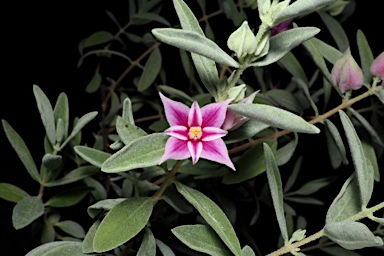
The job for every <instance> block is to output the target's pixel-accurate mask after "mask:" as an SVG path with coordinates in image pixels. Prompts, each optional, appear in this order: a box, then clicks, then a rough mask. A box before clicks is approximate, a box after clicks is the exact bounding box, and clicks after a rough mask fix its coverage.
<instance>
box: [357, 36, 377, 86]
mask: <svg viewBox="0 0 384 256" xmlns="http://www.w3.org/2000/svg"><path fill="white" fill-rule="evenodd" d="M356 40H357V47H358V49H359V55H360V63H361V69H362V70H363V74H364V80H365V81H366V82H368V83H369V82H370V81H371V80H372V74H371V70H370V69H371V65H372V62H373V60H374V58H373V54H372V51H371V48H370V47H369V44H368V41H367V38H366V37H365V35H364V33H363V31H361V30H360V29H359V30H357V35H356Z"/></svg>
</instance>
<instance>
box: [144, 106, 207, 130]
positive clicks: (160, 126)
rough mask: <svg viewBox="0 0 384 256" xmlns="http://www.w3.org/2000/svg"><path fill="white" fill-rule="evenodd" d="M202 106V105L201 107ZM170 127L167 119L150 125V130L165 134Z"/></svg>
mask: <svg viewBox="0 0 384 256" xmlns="http://www.w3.org/2000/svg"><path fill="white" fill-rule="evenodd" d="M200 106H201V105H200ZM168 127H169V124H168V121H167V119H165V118H161V119H159V120H157V121H155V122H153V123H152V124H150V125H149V127H148V129H150V130H151V131H154V132H163V131H165V129H167V128H168Z"/></svg>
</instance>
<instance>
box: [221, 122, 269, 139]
mask: <svg viewBox="0 0 384 256" xmlns="http://www.w3.org/2000/svg"><path fill="white" fill-rule="evenodd" d="M268 127H269V125H268V124H264V123H262V122H259V121H256V120H248V121H247V122H245V123H244V124H243V125H241V126H240V127H239V128H237V129H235V130H233V131H229V133H228V135H227V136H225V137H224V142H225V143H226V144H231V143H235V142H239V141H242V140H245V139H248V138H251V137H252V136H254V135H256V134H257V133H259V132H260V131H262V130H264V129H266V128H268Z"/></svg>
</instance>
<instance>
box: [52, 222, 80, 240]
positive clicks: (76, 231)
mask: <svg viewBox="0 0 384 256" xmlns="http://www.w3.org/2000/svg"><path fill="white" fill-rule="evenodd" d="M54 226H55V227H58V228H60V229H61V230H62V231H64V232H65V233H67V234H70V235H71V236H73V237H76V238H84V236H85V232H84V229H83V227H82V226H81V225H80V224H78V223H77V222H74V221H72V220H64V221H60V222H57V223H55V225H54Z"/></svg>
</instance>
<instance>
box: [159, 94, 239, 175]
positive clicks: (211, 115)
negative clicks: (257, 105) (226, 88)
mask: <svg viewBox="0 0 384 256" xmlns="http://www.w3.org/2000/svg"><path fill="white" fill-rule="evenodd" d="M159 94H160V97H161V100H162V102H163V105H164V112H165V117H166V118H167V120H168V123H169V124H170V127H169V128H168V129H167V130H165V131H164V133H165V134H168V135H170V136H171V137H170V138H169V139H168V141H167V143H166V145H165V152H164V155H163V156H162V157H161V159H160V164H161V163H163V162H164V161H166V160H168V159H175V160H181V159H187V158H189V157H192V162H193V164H196V162H197V161H198V160H199V159H200V158H204V159H208V160H211V161H215V162H218V163H222V164H225V165H227V166H228V167H229V168H231V169H233V170H235V167H234V165H233V163H232V161H231V160H230V158H229V155H228V150H227V147H226V146H225V144H224V141H223V140H222V139H221V137H223V136H225V135H227V133H228V132H227V131H224V130H222V129H220V126H221V125H222V124H223V122H224V119H225V111H226V110H227V106H228V104H229V102H230V100H227V101H224V102H220V103H211V104H208V105H206V106H204V107H202V108H201V109H200V107H199V104H198V103H197V102H196V101H195V102H193V104H192V106H191V108H189V107H188V106H186V105H184V104H182V103H180V102H176V101H173V100H171V99H169V98H167V97H165V96H164V95H163V94H161V93H159Z"/></svg>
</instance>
